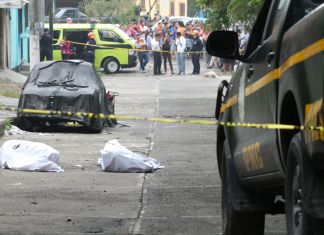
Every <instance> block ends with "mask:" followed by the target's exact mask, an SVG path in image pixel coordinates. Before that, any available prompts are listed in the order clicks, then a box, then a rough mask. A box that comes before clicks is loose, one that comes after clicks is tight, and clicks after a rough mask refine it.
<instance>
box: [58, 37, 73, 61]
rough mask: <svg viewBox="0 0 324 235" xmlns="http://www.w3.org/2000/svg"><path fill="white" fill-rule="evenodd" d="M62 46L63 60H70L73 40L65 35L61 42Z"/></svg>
mask: <svg viewBox="0 0 324 235" xmlns="http://www.w3.org/2000/svg"><path fill="white" fill-rule="evenodd" d="M60 47H61V55H62V60H68V59H70V55H71V50H70V47H71V42H70V41H69V39H68V38H67V36H64V37H63V40H62V41H61V42H60Z"/></svg>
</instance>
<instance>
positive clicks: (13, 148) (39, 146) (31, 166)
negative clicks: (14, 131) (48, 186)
mask: <svg viewBox="0 0 324 235" xmlns="http://www.w3.org/2000/svg"><path fill="white" fill-rule="evenodd" d="M58 161H59V152H58V151H57V150H55V149H54V148H52V147H50V146H48V145H46V144H43V143H37V142H31V141H26V140H8V141H6V142H5V143H3V144H2V146H1V148H0V166H1V168H2V169H5V168H7V169H12V170H17V171H51V172H64V170H63V169H62V168H61V167H60V166H59V165H58Z"/></svg>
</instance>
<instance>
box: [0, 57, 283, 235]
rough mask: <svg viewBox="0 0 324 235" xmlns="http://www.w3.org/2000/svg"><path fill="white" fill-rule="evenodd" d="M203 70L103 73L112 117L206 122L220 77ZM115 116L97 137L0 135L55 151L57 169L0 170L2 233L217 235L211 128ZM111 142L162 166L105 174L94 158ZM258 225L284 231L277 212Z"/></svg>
mask: <svg viewBox="0 0 324 235" xmlns="http://www.w3.org/2000/svg"><path fill="white" fill-rule="evenodd" d="M188 67H190V61H188ZM176 71H177V70H176ZM190 72H191V71H190ZM203 73H204V71H203V72H202V75H203ZM202 75H199V76H197V75H185V76H178V75H170V74H165V75H161V76H153V75H152V73H151V71H150V70H149V71H148V73H146V74H143V73H139V72H138V69H129V70H126V71H122V72H120V73H118V74H114V75H104V76H103V77H102V79H103V81H104V83H105V85H106V88H107V90H112V91H116V92H119V96H118V97H117V98H116V114H119V115H132V116H134V115H135V116H145V117H162V118H176V119H203V120H214V117H213V113H214V105H215V96H216V90H217V86H218V84H219V82H220V81H221V80H222V79H225V78H228V76H227V77H225V76H221V77H218V78H206V77H204V76H202ZM119 122H120V123H121V124H124V125H121V126H119V127H115V128H108V127H107V128H105V129H104V130H103V131H102V133H100V134H90V133H85V132H84V131H83V130H82V128H78V127H77V128H73V127H72V128H66V129H64V128H63V129H60V130H58V131H44V132H33V133H29V132H27V133H21V134H19V135H18V134H14V135H10V136H4V137H2V138H1V139H0V144H2V143H3V142H4V141H6V140H9V139H23V140H30V141H37V142H42V143H46V144H48V145H50V146H52V147H54V148H55V149H57V150H58V151H59V152H60V162H59V165H60V166H61V167H62V168H64V170H65V172H64V173H44V172H43V173H38V172H18V171H11V170H1V171H0V188H1V190H0V205H1V209H0V234H92V233H97V234H192V235H197V234H221V206H220V202H221V187H220V184H221V182H220V178H219V175H218V172H217V163H216V157H215V142H216V136H215V129H216V127H215V126H210V125H189V124H175V123H159V122H148V121H129V120H119ZM111 139H118V140H119V142H120V143H121V144H122V145H124V146H125V147H127V148H129V149H130V150H132V151H134V152H138V153H142V154H144V155H147V156H149V157H153V158H155V159H157V160H159V161H160V162H161V163H162V165H164V166H165V168H164V169H160V170H158V171H156V172H155V173H148V174H142V173H108V172H103V171H102V170H101V168H100V167H99V166H98V165H97V160H98V158H99V156H100V149H103V147H104V144H105V143H106V142H107V141H109V140H111ZM266 231H267V232H266V234H269V235H270V234H271V235H275V234H278V235H279V234H280V235H283V234H286V232H285V222H284V216H270V215H269V216H267V219H266Z"/></svg>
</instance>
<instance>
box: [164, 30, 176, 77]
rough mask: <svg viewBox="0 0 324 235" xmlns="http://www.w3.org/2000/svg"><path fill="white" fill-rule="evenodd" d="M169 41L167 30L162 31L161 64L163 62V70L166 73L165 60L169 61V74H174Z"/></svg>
mask: <svg viewBox="0 0 324 235" xmlns="http://www.w3.org/2000/svg"><path fill="white" fill-rule="evenodd" d="M170 49H171V42H170V39H169V34H168V32H165V33H164V38H163V44H162V55H163V64H164V72H165V73H167V67H168V66H167V62H168V61H169V65H170V69H171V74H174V72H173V65H172V61H171V53H170Z"/></svg>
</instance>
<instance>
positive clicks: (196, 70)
mask: <svg viewBox="0 0 324 235" xmlns="http://www.w3.org/2000/svg"><path fill="white" fill-rule="evenodd" d="M193 35H194V40H193V45H192V49H191V52H193V53H192V54H191V59H192V64H193V72H192V74H200V62H199V58H200V53H201V51H202V49H203V46H204V45H203V43H202V41H201V39H200V38H199V32H198V31H196V30H194V31H193Z"/></svg>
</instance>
